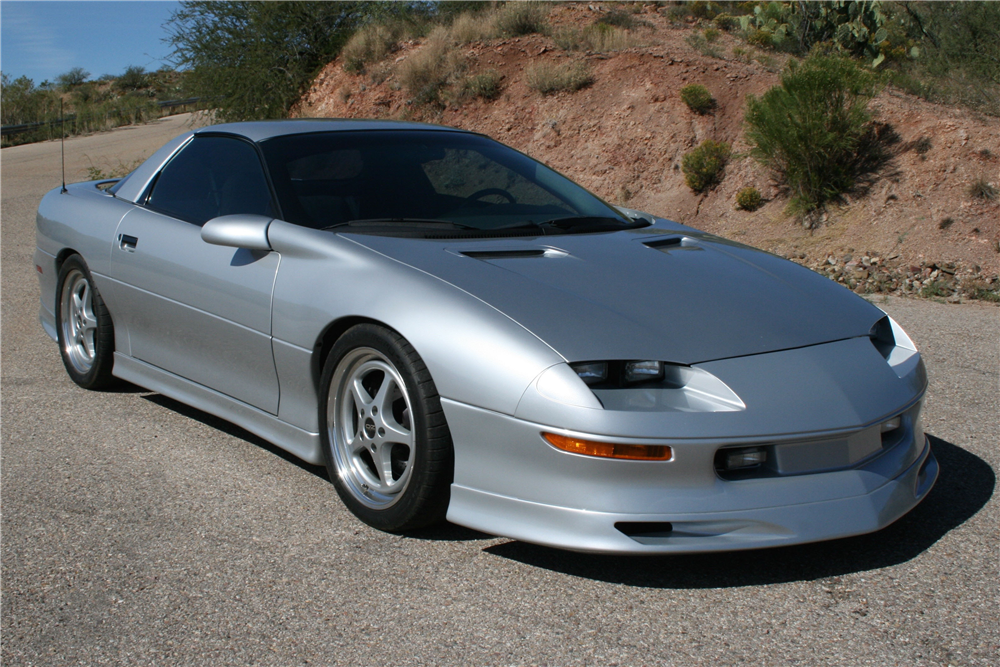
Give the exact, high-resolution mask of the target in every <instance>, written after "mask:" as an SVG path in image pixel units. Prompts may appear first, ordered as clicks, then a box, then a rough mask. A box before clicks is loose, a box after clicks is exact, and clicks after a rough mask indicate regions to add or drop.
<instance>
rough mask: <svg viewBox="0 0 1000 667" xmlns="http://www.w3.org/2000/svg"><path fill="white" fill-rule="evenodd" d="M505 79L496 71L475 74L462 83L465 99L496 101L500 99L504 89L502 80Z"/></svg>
mask: <svg viewBox="0 0 1000 667" xmlns="http://www.w3.org/2000/svg"><path fill="white" fill-rule="evenodd" d="M502 78H503V77H502V76H501V75H500V72H498V71H496V70H495V69H491V70H486V71H485V72H480V73H479V74H474V75H472V76H470V77H469V78H467V79H465V80H464V81H463V82H462V95H463V96H464V97H480V98H482V99H484V100H495V99H496V98H498V97H500V93H501V92H502V88H501V87H500V80H501V79H502Z"/></svg>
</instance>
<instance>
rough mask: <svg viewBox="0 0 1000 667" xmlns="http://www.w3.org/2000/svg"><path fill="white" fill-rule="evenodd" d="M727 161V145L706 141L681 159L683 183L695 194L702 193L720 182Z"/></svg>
mask: <svg viewBox="0 0 1000 667" xmlns="http://www.w3.org/2000/svg"><path fill="white" fill-rule="evenodd" d="M728 161H729V144H727V143H723V142H718V141H712V140H711V139H706V140H705V141H703V142H701V145H700V146H698V147H697V148H695V149H694V150H693V151H691V152H690V153H687V154H686V155H684V157H683V158H682V159H681V171H683V172H684V182H685V183H687V185H688V187H689V188H691V189H692V190H694V191H695V192H703V191H705V190H706V189H708V188H710V187H712V186H713V185H715V184H716V183H718V182H719V181H721V180H722V170H723V169H724V168H725V166H726V162H728Z"/></svg>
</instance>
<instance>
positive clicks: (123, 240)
mask: <svg viewBox="0 0 1000 667" xmlns="http://www.w3.org/2000/svg"><path fill="white" fill-rule="evenodd" d="M137 245H139V239H138V237H135V236H129V235H128V234H119V235H118V247H119V248H121V249H122V250H124V251H125V252H135V247H136V246H137Z"/></svg>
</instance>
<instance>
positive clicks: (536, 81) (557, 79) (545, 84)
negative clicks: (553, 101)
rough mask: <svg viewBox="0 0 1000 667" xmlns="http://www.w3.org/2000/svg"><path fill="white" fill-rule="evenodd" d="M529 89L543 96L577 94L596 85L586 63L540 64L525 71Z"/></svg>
mask: <svg viewBox="0 0 1000 667" xmlns="http://www.w3.org/2000/svg"><path fill="white" fill-rule="evenodd" d="M524 79H525V82H526V83H527V84H528V87H529V88H531V89H532V90H537V91H538V92H540V93H541V94H542V95H554V94H555V93H563V92H570V93H572V92H575V91H577V90H580V89H581V88H586V87H587V86H589V85H590V84H592V83H594V77H593V75H591V73H590V70H589V69H588V68H587V64H586V63H584V62H580V61H577V62H567V63H559V64H553V63H546V62H542V63H538V64H537V65H532V66H531V67H529V68H528V69H526V70H525V71H524Z"/></svg>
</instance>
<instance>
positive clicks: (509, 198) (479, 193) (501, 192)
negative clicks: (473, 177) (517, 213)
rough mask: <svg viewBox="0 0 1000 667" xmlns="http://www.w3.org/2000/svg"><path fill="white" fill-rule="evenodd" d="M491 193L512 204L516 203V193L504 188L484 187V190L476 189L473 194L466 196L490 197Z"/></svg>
mask: <svg viewBox="0 0 1000 667" xmlns="http://www.w3.org/2000/svg"><path fill="white" fill-rule="evenodd" d="M490 195H497V196H499V197H503V198H504V199H506V200H507V202H508V203H510V204H516V203H517V200H516V199H514V195H512V194H511V193H509V192H507V191H506V190H504V189H503V188H483V189H482V190H476V191H475V192H473V193H472V194H471V195H469V196H468V197H466V199H482V198H483V197H488V196H490Z"/></svg>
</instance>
